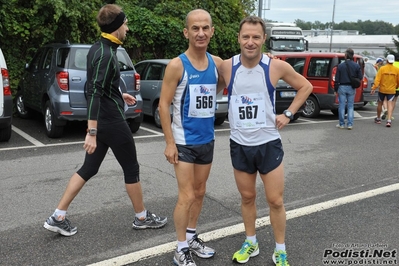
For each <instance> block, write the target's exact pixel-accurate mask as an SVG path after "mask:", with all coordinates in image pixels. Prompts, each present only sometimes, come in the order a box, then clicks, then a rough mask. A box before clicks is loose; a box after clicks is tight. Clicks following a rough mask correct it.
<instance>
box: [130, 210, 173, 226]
mask: <svg viewBox="0 0 399 266" xmlns="http://www.w3.org/2000/svg"><path fill="white" fill-rule="evenodd" d="M167 222H168V218H167V217H161V216H157V215H155V213H151V212H150V211H148V210H147V217H146V218H145V219H144V220H140V219H139V218H137V217H135V218H134V221H133V228H134V229H147V228H150V229H157V228H161V227H164V226H165V224H166V223H167Z"/></svg>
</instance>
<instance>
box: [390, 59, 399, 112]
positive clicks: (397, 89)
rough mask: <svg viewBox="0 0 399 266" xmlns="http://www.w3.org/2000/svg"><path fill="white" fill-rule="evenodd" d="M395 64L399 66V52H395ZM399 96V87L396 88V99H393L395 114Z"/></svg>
mask: <svg viewBox="0 0 399 266" xmlns="http://www.w3.org/2000/svg"><path fill="white" fill-rule="evenodd" d="M393 66H395V67H397V68H399V53H396V54H395V62H393ZM398 96H399V87H397V88H396V93H395V99H394V100H393V108H392V114H393V111H394V110H395V107H396V100H397V99H398ZM392 119H393V118H392Z"/></svg>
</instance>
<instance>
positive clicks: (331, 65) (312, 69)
mask: <svg viewBox="0 0 399 266" xmlns="http://www.w3.org/2000/svg"><path fill="white" fill-rule="evenodd" d="M276 56H277V57H279V58H280V59H282V60H285V61H286V62H288V63H289V64H290V65H291V66H292V67H293V68H294V69H295V71H296V72H298V73H299V74H301V75H303V76H304V77H305V78H306V79H307V80H309V82H310V83H311V84H312V85H313V92H312V94H311V95H310V96H309V97H308V99H307V100H306V102H305V107H304V108H303V111H302V113H301V114H302V116H304V117H317V116H318V115H319V114H320V110H331V112H332V113H333V114H335V115H338V97H337V95H335V94H334V82H335V73H336V72H337V66H338V64H340V63H341V62H344V60H345V54H344V53H318V52H301V53H292V52H291V53H284V54H278V55H276ZM354 60H355V62H356V63H358V64H359V65H360V67H361V69H362V71H363V69H364V61H363V58H362V57H361V56H360V55H354ZM363 105H364V97H363V85H361V86H359V88H356V94H355V103H354V106H355V108H360V107H363Z"/></svg>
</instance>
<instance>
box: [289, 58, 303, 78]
mask: <svg viewBox="0 0 399 266" xmlns="http://www.w3.org/2000/svg"><path fill="white" fill-rule="evenodd" d="M305 61H306V58H287V60H286V62H287V63H288V64H290V65H291V66H292V67H293V68H294V70H295V71H296V72H298V73H299V74H301V75H302V74H303V67H304V66H305Z"/></svg>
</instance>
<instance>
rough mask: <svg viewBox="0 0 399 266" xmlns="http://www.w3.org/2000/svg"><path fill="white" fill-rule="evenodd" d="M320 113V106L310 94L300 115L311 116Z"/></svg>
mask: <svg viewBox="0 0 399 266" xmlns="http://www.w3.org/2000/svg"><path fill="white" fill-rule="evenodd" d="M319 114H320V106H319V103H318V102H317V100H316V98H315V97H314V96H310V97H309V98H307V99H306V101H305V107H304V108H303V111H302V116H304V117H308V118H312V117H317V116H318V115H319Z"/></svg>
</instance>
